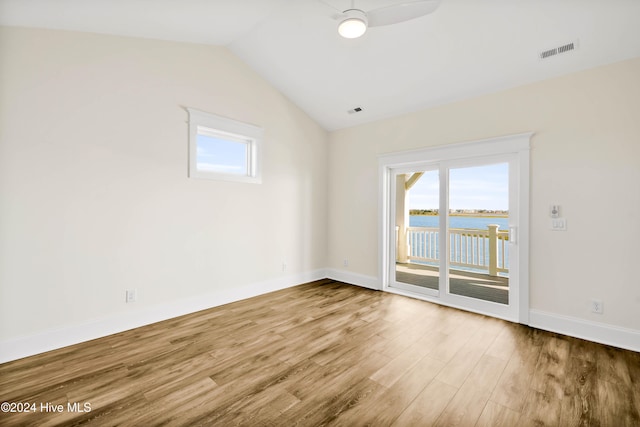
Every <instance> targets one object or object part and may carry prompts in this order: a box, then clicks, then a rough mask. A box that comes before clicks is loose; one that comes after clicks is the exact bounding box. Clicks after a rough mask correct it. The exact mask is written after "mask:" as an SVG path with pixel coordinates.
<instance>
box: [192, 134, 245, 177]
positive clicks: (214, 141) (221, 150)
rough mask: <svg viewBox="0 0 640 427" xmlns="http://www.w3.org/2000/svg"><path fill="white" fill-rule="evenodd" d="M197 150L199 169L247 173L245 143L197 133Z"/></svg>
mask: <svg viewBox="0 0 640 427" xmlns="http://www.w3.org/2000/svg"><path fill="white" fill-rule="evenodd" d="M197 151H198V152H197V169H198V170H199V171H207V172H222V173H233V174H241V175H246V174H247V144H244V143H241V142H235V141H229V140H225V139H221V138H214V137H211V136H207V135H202V134H199V135H198V141H197Z"/></svg>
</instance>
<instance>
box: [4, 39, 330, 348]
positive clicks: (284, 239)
mask: <svg viewBox="0 0 640 427" xmlns="http://www.w3.org/2000/svg"><path fill="white" fill-rule="evenodd" d="M183 107H193V108H198V109H201V110H204V111H208V112H211V113H215V114H218V115H221V116H226V117H230V118H233V119H236V120H240V121H244V122H248V123H252V124H256V125H258V126H261V127H263V128H264V129H265V138H264V168H263V183H262V184H261V185H255V184H239V183H232V182H223V181H208V180H196V179H189V178H187V158H188V157H187V156H188V150H187V142H188V129H187V123H186V120H187V117H188V116H187V112H186V111H185V110H184V109H183ZM326 140H327V134H326V132H325V131H324V130H322V129H321V128H320V127H319V126H318V125H317V124H315V122H313V121H312V120H311V119H310V118H309V117H308V116H306V115H305V114H304V113H302V112H301V111H300V110H299V109H298V108H297V107H295V106H294V105H293V104H292V103H291V102H289V101H288V100H287V99H285V98H284V97H283V96H282V95H281V94H280V93H279V92H277V91H276V90H274V89H273V88H272V87H271V86H270V85H268V84H267V83H266V82H265V81H263V80H262V79H261V78H260V77H258V76H257V75H256V74H255V73H254V72H253V71H251V70H250V69H249V68H248V67H247V66H246V65H245V64H244V63H242V62H241V61H240V60H238V59H237V58H236V57H235V56H234V55H232V54H231V53H229V51H227V50H226V49H225V48H222V47H211V46H204V45H194V44H183V43H171V42H162V41H152V40H143V39H133V38H125V37H112V36H104V35H93V34H83V33H72V32H62V31H46V30H26V29H16V28H2V29H0V341H2V340H7V339H12V338H15V337H21V336H28V335H30V334H35V333H41V332H43V331H47V330H51V329H56V328H64V327H68V326H70V325H76V324H81V323H83V322H87V321H91V320H93V319H100V318H109V317H114V316H118V313H130V312H131V311H135V310H143V309H145V308H148V307H153V306H158V305H162V304H167V303H171V302H172V301H176V300H181V299H184V298H194V297H195V298H197V297H198V296H199V295H203V294H207V293H211V292H215V291H224V290H233V289H237V288H239V287H242V286H244V285H249V284H254V283H258V282H261V281H266V280H278V279H279V278H281V277H283V276H284V275H296V274H302V273H305V272H309V271H313V270H314V269H321V268H323V267H325V265H326V250H327V246H326V227H327V218H326V206H327V203H326V202H327V191H326V186H327V177H326V173H327V172H326V171H327V166H326V157H327V148H326ZM283 261H285V262H286V264H287V271H286V272H284V273H283V271H282V262H283ZM127 288H137V289H138V294H139V295H138V297H139V301H138V302H136V303H135V304H125V303H124V297H125V289H127Z"/></svg>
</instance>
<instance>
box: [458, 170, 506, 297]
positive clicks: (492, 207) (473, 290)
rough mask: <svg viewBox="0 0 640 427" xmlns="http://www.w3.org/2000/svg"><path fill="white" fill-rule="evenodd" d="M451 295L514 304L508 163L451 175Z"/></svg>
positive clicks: (459, 171) (460, 171)
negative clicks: (511, 283) (510, 289)
mask: <svg viewBox="0 0 640 427" xmlns="http://www.w3.org/2000/svg"><path fill="white" fill-rule="evenodd" d="M448 211H449V212H448V213H449V227H448V246H449V250H448V252H449V253H448V255H449V274H448V277H449V287H448V292H449V293H450V294H454V295H459V296H463V297H467V298H473V299H476V300H483V301H489V302H493V303H498V304H504V305H508V304H509V163H506V162H505V163H496V164H489V165H482V166H472V167H459V168H450V169H449V208H448Z"/></svg>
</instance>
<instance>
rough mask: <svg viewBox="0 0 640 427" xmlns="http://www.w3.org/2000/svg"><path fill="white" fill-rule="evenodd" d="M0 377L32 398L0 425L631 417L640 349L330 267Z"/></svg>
mask: <svg viewBox="0 0 640 427" xmlns="http://www.w3.org/2000/svg"><path fill="white" fill-rule="evenodd" d="M0 381H1V385H0V401H2V402H15V403H16V405H15V406H14V409H17V404H18V403H28V404H29V405H33V404H35V405H34V406H30V407H29V409H35V410H34V411H33V412H28V413H0V425H2V426H11V425H20V426H23V425H34V426H35V425H37V426H48V425H130V426H138V425H159V424H162V425H189V426H191V425H220V426H234V425H244V426H294V425H299V426H320V425H332V426H333V425H340V426H358V425H371V426H431V425H433V426H509V427H510V426H562V427H564V426H614V427H620V426H638V425H640V354H639V353H634V352H630V351H624V350H620V349H616V348H612V347H608V346H604V345H599V344H594V343H591V342H587V341H582V340H578V339H574V338H569V337H565V336H561V335H557V334H552V333H547V332H543V331H538V330H535V329H531V328H528V327H526V326H522V325H517V324H512V323H508V322H504V321H501V320H497V319H493V318H490V317H485V316H481V315H477V314H472V313H466V312H462V311H458V310H455V309H451V308H447V307H442V306H438V305H434V304H430V303H427V302H423V301H419V300H414V299H410V298H406V297H402V296H398V295H393V294H389V293H383V292H376V291H370V290H367V289H362V288H358V287H354V286H349V285H345V284H341V283H338V282H333V281H330V280H324V281H320V282H314V283H310V284H305V285H301V286H297V287H295V288H290V289H286V290H283V291H279V292H274V293H271V294H267V295H263V296H259V297H255V298H252V299H249V300H245V301H240V302H237V303H233V304H228V305H225V306H221V307H217V308H213V309H210V310H206V311H202V312H199V313H195V314H191V315H187V316H183V317H180V318H176V319H172V320H168V321H165V322H161V323H157V324H154V325H150V326H146V327H143V328H138V329H135V330H131V331H127V332H123V333H120V334H117V335H113V336H109V337H106V338H102V339H98V340H94V341H91V342H87V343H83V344H79V345H76V346H72V347H67V348H64V349H60V350H56V351H52V352H49V353H45V354H42V355H37V356H33V357H29V358H25V359H22V360H18V361H14V362H10V363H6V364H3V365H0ZM85 403H86V404H88V405H89V406H90V412H80V411H79V409H89V407H85V406H83V405H84V404H85ZM76 404H77V405H76ZM56 405H62V411H61V412H57V410H59V409H61V408H59V407H57V406H56ZM69 405H71V406H69ZM74 405H76V406H74ZM53 409H55V410H56V412H53V411H52V410H53Z"/></svg>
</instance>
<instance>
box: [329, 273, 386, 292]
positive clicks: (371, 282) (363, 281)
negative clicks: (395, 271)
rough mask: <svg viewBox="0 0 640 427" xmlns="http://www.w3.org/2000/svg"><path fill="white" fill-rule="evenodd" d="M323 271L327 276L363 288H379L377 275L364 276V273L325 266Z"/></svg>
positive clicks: (377, 289)
mask: <svg viewBox="0 0 640 427" xmlns="http://www.w3.org/2000/svg"><path fill="white" fill-rule="evenodd" d="M325 273H326V277H327V278H329V279H333V280H337V281H339V282H344V283H348V284H350V285H356V286H361V287H363V288H369V289H373V290H376V291H379V290H380V289H381V286H380V281H379V280H378V278H377V277H373V276H365V275H364V274H358V273H352V272H350V271H346V270H338V269H335V268H327V269H326V270H325Z"/></svg>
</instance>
